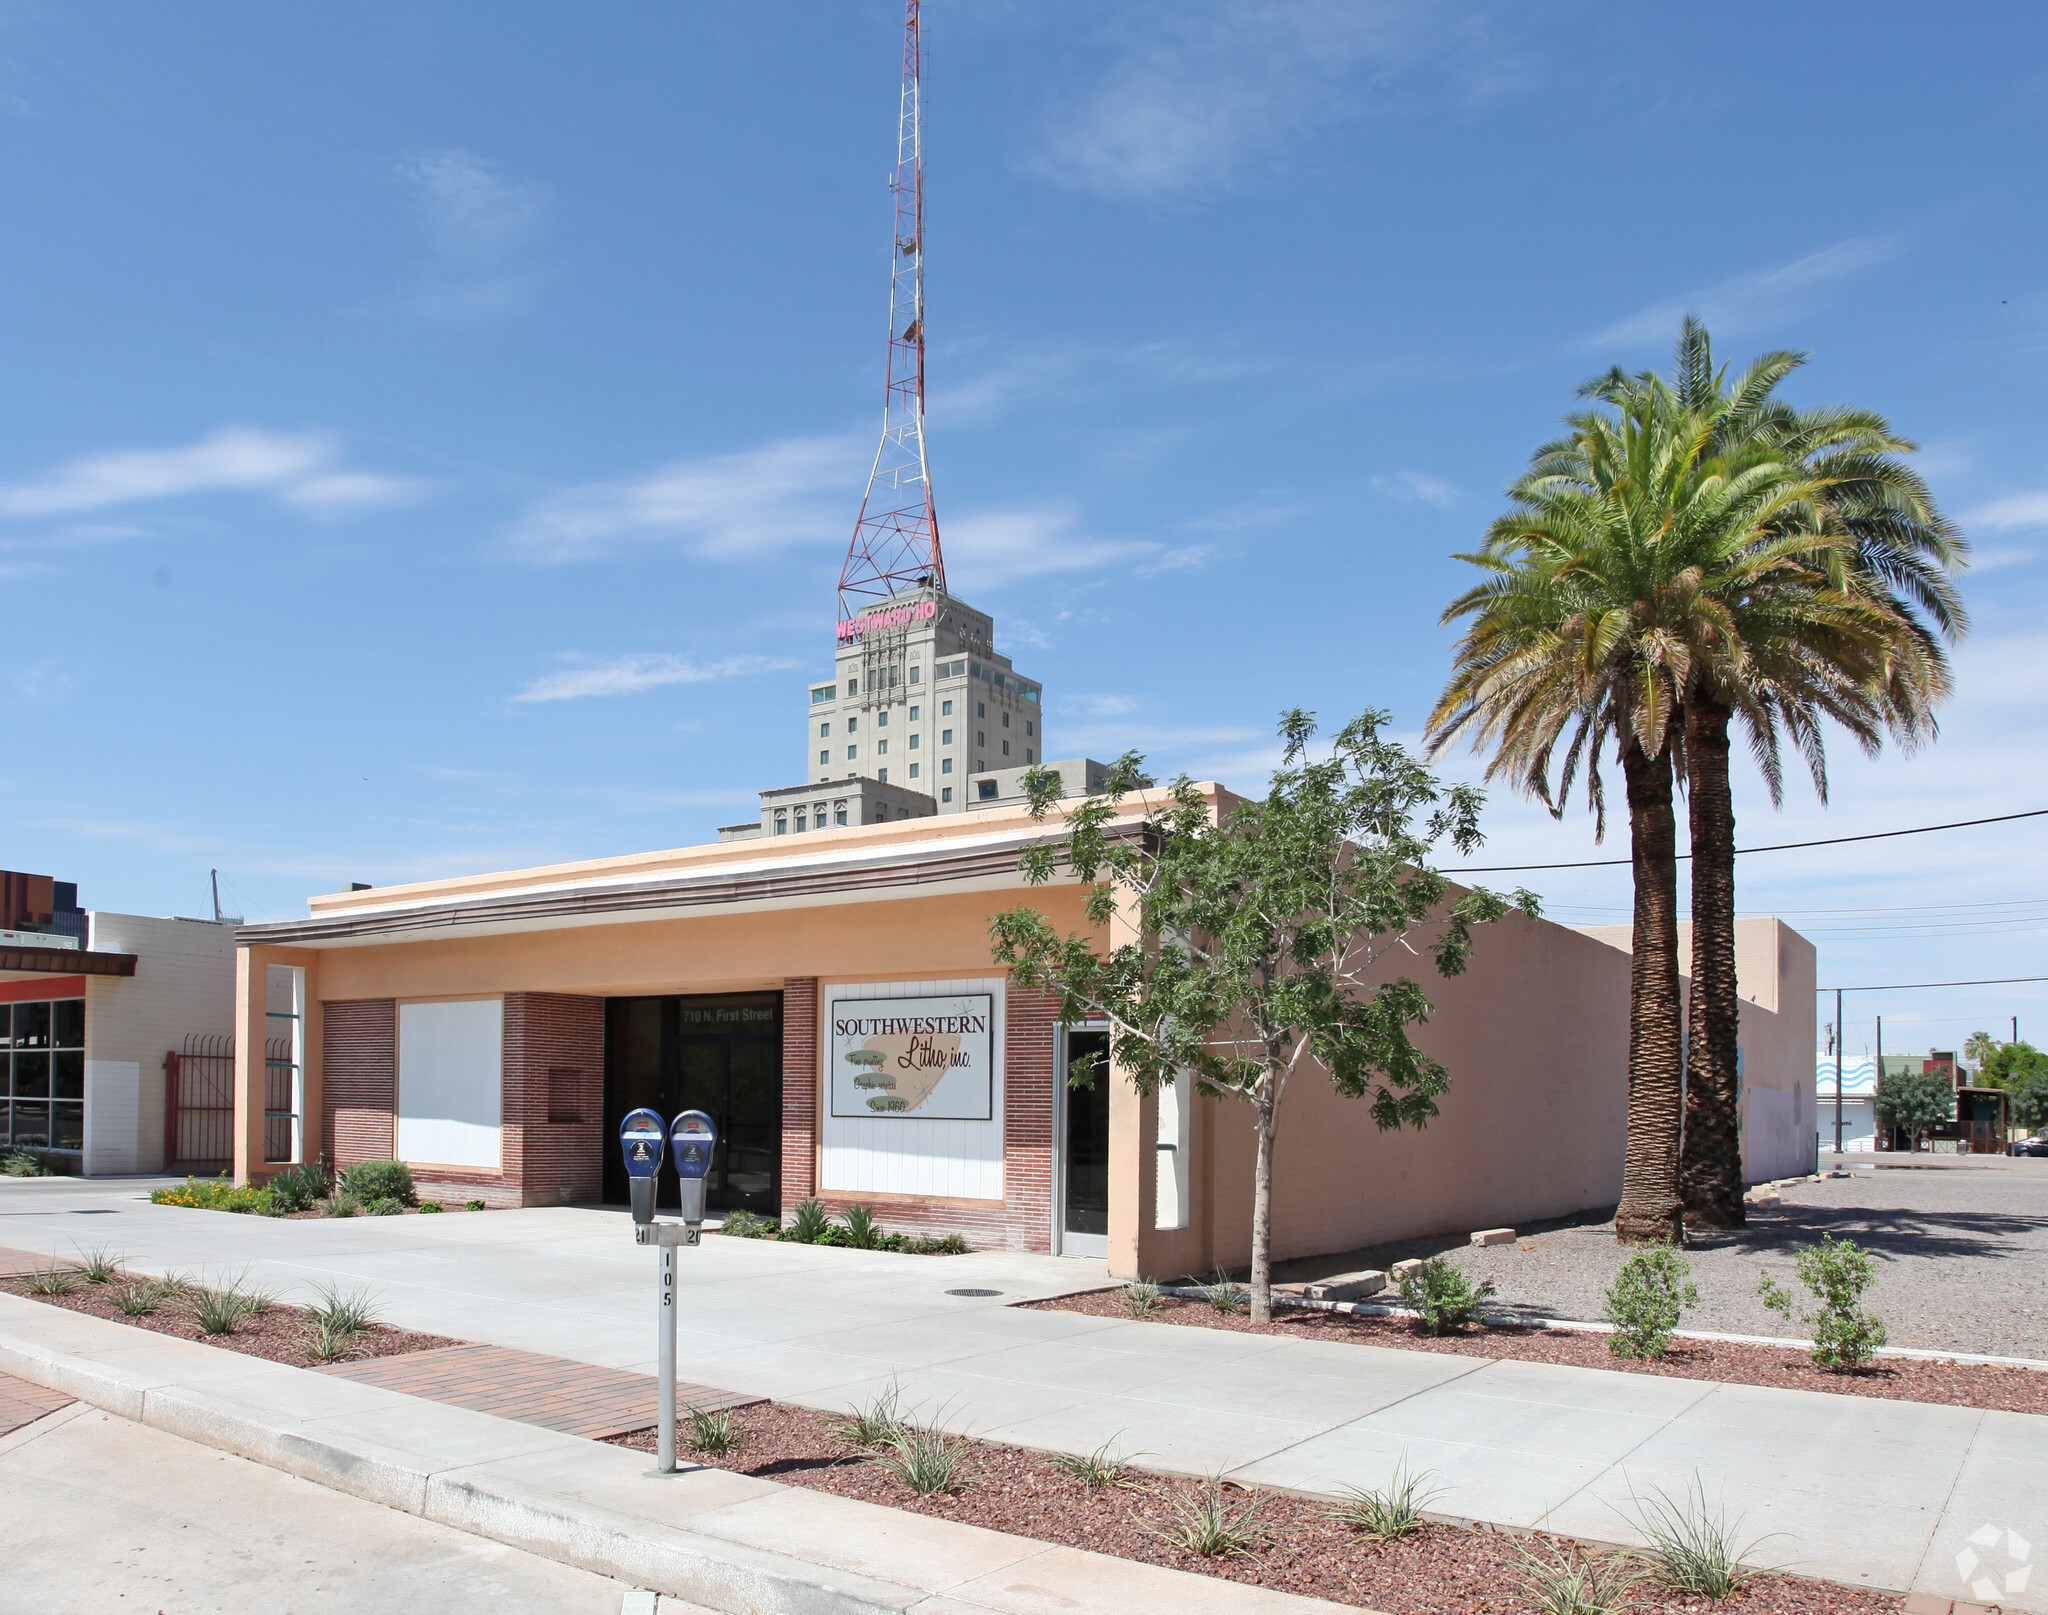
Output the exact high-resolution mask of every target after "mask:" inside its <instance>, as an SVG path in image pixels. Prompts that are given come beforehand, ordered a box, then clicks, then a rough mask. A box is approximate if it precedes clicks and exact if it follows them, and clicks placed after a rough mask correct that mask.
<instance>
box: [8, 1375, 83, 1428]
mask: <svg viewBox="0 0 2048 1615" xmlns="http://www.w3.org/2000/svg"><path fill="white" fill-rule="evenodd" d="M71 1402H72V1398H70V1397H69V1396H67V1395H65V1394H64V1392H62V1391H49V1390H45V1389H44V1388H43V1387H42V1386H40V1385H31V1384H30V1383H29V1382H28V1381H27V1380H25V1379H16V1378H15V1377H14V1376H13V1375H12V1374H0V1436H4V1435H6V1434H7V1433H8V1432H9V1431H13V1430H19V1429H20V1428H21V1427H22V1426H23V1425H25V1424H34V1423H35V1422H36V1420H38V1419H40V1418H41V1417H42V1416H43V1415H44V1414H46V1413H55V1412H56V1411H57V1409H59V1408H62V1407H69V1406H70V1405H71Z"/></svg>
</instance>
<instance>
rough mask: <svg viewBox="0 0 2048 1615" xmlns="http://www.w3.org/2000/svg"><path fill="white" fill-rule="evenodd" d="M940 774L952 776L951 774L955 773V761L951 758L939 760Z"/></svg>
mask: <svg viewBox="0 0 2048 1615" xmlns="http://www.w3.org/2000/svg"><path fill="white" fill-rule="evenodd" d="M939 772H940V773H941V774H950V773H952V772H953V759H952V758H950V757H941V758H940V759H939Z"/></svg>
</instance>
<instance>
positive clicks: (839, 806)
mask: <svg viewBox="0 0 2048 1615" xmlns="http://www.w3.org/2000/svg"><path fill="white" fill-rule="evenodd" d="M832 822H833V823H834V824H844V823H845V822H846V804H845V803H844V802H834V803H833V804H832Z"/></svg>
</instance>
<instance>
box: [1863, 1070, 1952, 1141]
mask: <svg viewBox="0 0 2048 1615" xmlns="http://www.w3.org/2000/svg"><path fill="white" fill-rule="evenodd" d="M1873 1108H1874V1109H1875V1110H1876V1112H1877V1119H1878V1120H1879V1121H1881V1122H1883V1123H1884V1124H1885V1126H1887V1127H1893V1128H1903V1129H1905V1130H1906V1132H1908V1133H1909V1134H1911V1135H1912V1143H1913V1147H1914V1148H1916V1149H1917V1148H1918V1147H1919V1145H1920V1135H1921V1134H1922V1133H1924V1132H1926V1131H1927V1129H1928V1128H1930V1127H1932V1126H1933V1125H1934V1124H1935V1123H1936V1122H1945V1121H1949V1120H1951V1119H1953V1118H1954V1116H1955V1113H1956V1096H1955V1090H1954V1089H1952V1088H1951V1087H1949V1085H1948V1084H1947V1083H1946V1082H1943V1081H1942V1080H1941V1078H1939V1077H1937V1076H1935V1075H1933V1074H1932V1073H1931V1072H1926V1071H1888V1072H1886V1073H1885V1074H1884V1075H1883V1076H1882V1077H1879V1078H1878V1079H1877V1096H1876V1098H1875V1100H1874V1101H1873Z"/></svg>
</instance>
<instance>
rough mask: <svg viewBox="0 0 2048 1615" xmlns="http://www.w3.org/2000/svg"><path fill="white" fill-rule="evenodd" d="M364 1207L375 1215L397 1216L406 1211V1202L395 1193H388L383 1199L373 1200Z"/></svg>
mask: <svg viewBox="0 0 2048 1615" xmlns="http://www.w3.org/2000/svg"><path fill="white" fill-rule="evenodd" d="M363 1209H364V1210H365V1211H367V1212H368V1213H369V1214H370V1215H371V1216H373V1217H397V1216H400V1215H402V1214H403V1213H404V1211H405V1202H404V1201H403V1200H401V1199H399V1198H398V1196H397V1195H395V1194H387V1195H386V1196H385V1197H384V1198H383V1199H382V1200H372V1201H371V1202H370V1203H369V1204H368V1205H367V1206H365V1207H364V1208H363Z"/></svg>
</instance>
